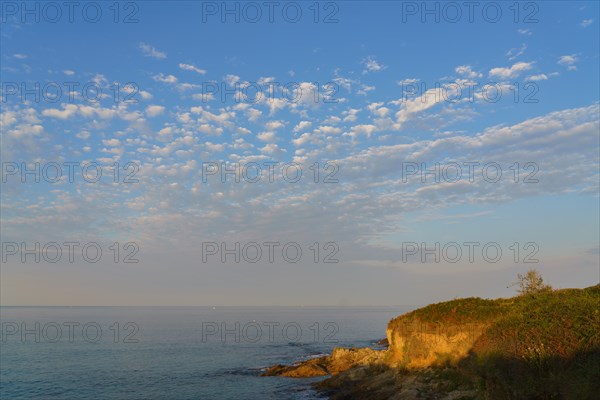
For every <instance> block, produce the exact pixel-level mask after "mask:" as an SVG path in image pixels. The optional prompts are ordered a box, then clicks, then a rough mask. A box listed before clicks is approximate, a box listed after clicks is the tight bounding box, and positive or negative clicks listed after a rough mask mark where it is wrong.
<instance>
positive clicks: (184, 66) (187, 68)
mask: <svg viewBox="0 0 600 400" xmlns="http://www.w3.org/2000/svg"><path fill="white" fill-rule="evenodd" d="M179 68H181V69H183V70H185V71H194V72H197V73H199V74H200V75H204V74H206V70H204V69H200V68H198V67H196V66H194V65H192V64H179Z"/></svg>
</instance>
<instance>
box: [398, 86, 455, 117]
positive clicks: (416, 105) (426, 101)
mask: <svg viewBox="0 0 600 400" xmlns="http://www.w3.org/2000/svg"><path fill="white" fill-rule="evenodd" d="M443 90H444V89H443V88H441V87H440V88H433V89H429V90H427V91H426V92H425V93H423V95H421V96H417V97H415V98H413V99H409V100H402V101H400V110H399V111H398V112H397V113H396V120H397V122H398V123H399V124H402V123H404V122H406V121H408V120H409V119H410V117H411V116H412V115H413V114H416V113H419V112H421V111H424V110H427V109H428V108H431V107H433V106H435V105H436V104H438V103H440V102H443V101H444V92H443Z"/></svg>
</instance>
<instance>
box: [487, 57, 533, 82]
mask: <svg viewBox="0 0 600 400" xmlns="http://www.w3.org/2000/svg"><path fill="white" fill-rule="evenodd" d="M531 68H533V63H532V62H523V61H520V62H518V63H516V64H513V65H512V66H511V67H509V68H500V67H498V68H492V69H491V70H490V76H491V77H497V78H500V79H511V78H515V77H517V76H519V74H521V72H523V71H528V70H530V69H531Z"/></svg>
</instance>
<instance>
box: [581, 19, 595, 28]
mask: <svg viewBox="0 0 600 400" xmlns="http://www.w3.org/2000/svg"><path fill="white" fill-rule="evenodd" d="M593 22H594V20H593V19H584V20H583V21H581V23H580V24H579V25H581V26H582V27H584V28H587V27H588V26H590V25H591V24H592V23H593Z"/></svg>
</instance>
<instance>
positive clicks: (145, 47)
mask: <svg viewBox="0 0 600 400" xmlns="http://www.w3.org/2000/svg"><path fill="white" fill-rule="evenodd" d="M139 49H140V51H141V52H142V54H143V55H145V56H146V57H152V58H158V59H165V58H167V55H166V54H165V53H163V52H162V51H158V50H156V49H155V48H154V47H153V46H150V45H149V44H146V43H140V45H139Z"/></svg>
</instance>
